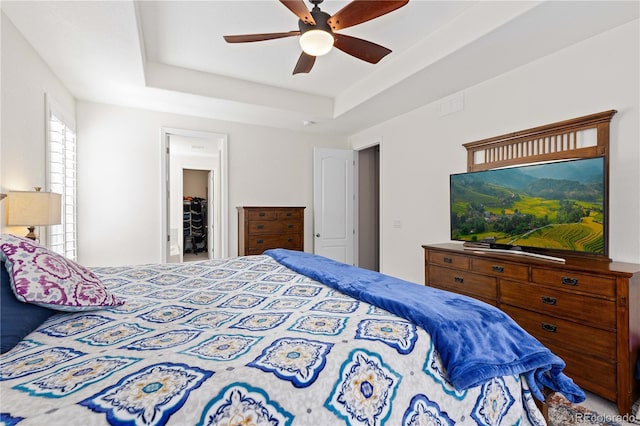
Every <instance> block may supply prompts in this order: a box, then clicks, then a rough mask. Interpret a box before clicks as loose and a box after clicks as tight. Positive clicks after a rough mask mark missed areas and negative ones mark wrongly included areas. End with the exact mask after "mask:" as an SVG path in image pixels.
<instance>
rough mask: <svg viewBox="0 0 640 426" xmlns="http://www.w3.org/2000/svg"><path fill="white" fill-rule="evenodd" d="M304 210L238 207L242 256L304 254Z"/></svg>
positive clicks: (239, 242)
mask: <svg viewBox="0 0 640 426" xmlns="http://www.w3.org/2000/svg"><path fill="white" fill-rule="evenodd" d="M304 209H305V208H304V207H246V206H243V207H238V256H247V255H253V254H262V252H264V251H265V250H267V249H272V248H286V249H290V250H300V251H303V250H304Z"/></svg>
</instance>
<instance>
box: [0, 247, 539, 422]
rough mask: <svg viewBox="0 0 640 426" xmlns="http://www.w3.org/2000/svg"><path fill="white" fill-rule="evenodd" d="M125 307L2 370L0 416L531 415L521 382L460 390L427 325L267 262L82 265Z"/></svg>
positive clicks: (38, 342) (457, 418) (71, 328)
mask: <svg viewBox="0 0 640 426" xmlns="http://www.w3.org/2000/svg"><path fill="white" fill-rule="evenodd" d="M94 272H96V273H97V274H98V275H99V276H100V277H101V278H102V280H103V282H104V283H105V284H106V285H107V286H108V287H109V288H110V289H111V290H112V291H113V292H114V293H116V294H117V295H119V296H121V297H123V298H125V299H126V303H125V305H123V306H120V307H118V308H115V309H108V310H100V311H93V312H84V313H73V314H60V315H55V316H53V317H51V318H50V319H49V320H48V321H47V322H45V323H44V324H43V325H42V326H41V327H40V328H39V329H37V330H36V331H35V332H33V333H31V334H30V335H29V336H28V337H27V338H26V339H25V340H23V341H22V342H21V343H20V344H18V346H16V347H15V348H14V349H13V350H11V351H10V352H8V353H6V354H4V355H2V357H1V365H0V386H1V400H0V412H1V414H0V424H16V423H17V424H20V425H58V424H60V425H68V424H69V425H102V424H123V425H125V424H126V425H133V424H136V425H161V424H168V425H196V424H197V425H201V424H202V425H205V424H206V425H213V424H215V425H245V424H247V425H249V424H251V425H254V424H255V425H289V424H292V425H318V426H321V425H337V424H350V425H382V424H387V425H401V424H407V425H424V424H439V425H453V424H458V425H467V424H479V425H498V424H504V425H528V424H544V420H543V418H542V416H541V414H540V412H539V411H538V410H537V408H536V407H535V404H534V402H533V398H532V395H531V392H530V390H529V387H528V384H527V381H526V379H525V378H524V376H520V375H507V376H501V377H495V378H491V379H489V380H487V381H486V382H484V383H482V384H480V385H478V386H474V387H472V388H469V389H467V390H464V391H460V390H457V389H455V388H454V387H453V386H452V385H451V383H450V382H449V381H448V380H447V376H446V373H445V372H444V371H443V367H442V362H441V360H440V357H439V354H438V352H437V351H436V350H434V345H433V342H432V340H431V337H430V336H429V334H427V332H426V331H425V330H424V329H422V328H421V327H418V326H416V325H414V324H412V323H411V322H409V321H407V320H405V319H403V318H400V317H397V316H395V315H393V314H391V313H390V312H387V311H384V310H382V309H380V308H377V307H375V306H372V305H370V304H368V303H365V302H363V301H360V300H357V299H354V298H352V297H349V296H347V295H345V294H343V293H340V292H339V291H337V290H335V289H332V288H330V287H327V286H325V285H324V284H321V283H319V282H317V281H314V280H313V279H311V278H308V277H306V276H304V275H300V274H297V273H295V272H293V271H292V270H290V269H288V268H286V267H285V266H283V265H281V264H280V263H278V262H276V261H275V260H274V259H273V258H271V257H269V256H249V257H240V258H231V259H224V260H214V261H204V262H196V263H189V264H166V265H142V266H136V267H110V268H97V269H95V270H94Z"/></svg>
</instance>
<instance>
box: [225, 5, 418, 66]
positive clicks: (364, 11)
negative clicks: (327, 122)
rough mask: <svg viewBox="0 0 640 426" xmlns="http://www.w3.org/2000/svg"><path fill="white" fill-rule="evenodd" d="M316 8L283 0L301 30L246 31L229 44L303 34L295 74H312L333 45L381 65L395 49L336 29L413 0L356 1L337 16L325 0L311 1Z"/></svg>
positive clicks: (232, 38) (341, 10) (228, 40)
mask: <svg viewBox="0 0 640 426" xmlns="http://www.w3.org/2000/svg"><path fill="white" fill-rule="evenodd" d="M309 1H310V3H312V4H313V5H314V6H313V9H311V11H309V10H308V9H307V6H305V4H304V1H303V0H280V3H282V4H283V5H285V6H286V7H287V8H288V9H289V10H290V11H291V12H293V13H294V14H295V15H296V16H297V17H298V18H299V21H298V27H299V30H295V31H288V32H282V33H266V34H245V35H228V36H224V39H225V40H226V41H227V43H249V42H254V41H264V40H273V39H277V38H284V37H292V36H300V46H301V47H302V54H301V55H300V58H299V59H298V62H297V63H296V66H295V68H294V69H293V74H298V73H308V72H309V71H311V68H313V64H314V63H315V61H316V57H317V56H321V55H324V54H326V53H329V51H330V50H331V48H332V47H334V46H335V47H336V48H338V49H340V50H342V51H343V52H345V53H347V54H349V55H351V56H354V57H356V58H358V59H361V60H363V61H367V62H369V63H372V64H377V63H378V62H379V61H380V60H381V59H382V58H384V57H385V56H387V55H388V54H389V53H391V50H389V49H387V48H386V47H384V46H380V45H379V44H375V43H372V42H370V41H367V40H362V39H360V38H357V37H352V36H348V35H345V34H340V33H336V32H335V31H337V30H341V29H344V28H348V27H352V26H354V25H358V24H361V23H363V22H367V21H370V20H372V19H375V18H378V17H380V16H382V15H386V14H387V13H389V12H393V11H394V10H396V9H398V8H400V7H402V6H404V5H405V4H407V3H409V0H404V1H386V0H372V1H367V0H353V1H352V2H351V3H349V4H347V5H346V6H345V7H343V8H342V9H340V10H339V11H338V12H337V13H335V14H334V15H333V16H331V15H329V14H328V13H326V12H323V11H322V10H320V7H319V5H320V3H322V2H323V1H324V0H309Z"/></svg>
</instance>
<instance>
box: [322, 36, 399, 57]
mask: <svg viewBox="0 0 640 426" xmlns="http://www.w3.org/2000/svg"><path fill="white" fill-rule="evenodd" d="M334 37H335V40H336V41H335V43H334V44H333V45H334V47H336V48H338V49H340V50H342V51H343V52H344V53H348V54H349V55H351V56H355V57H356V58H358V59H362V60H363V61H367V62H369V63H371V64H377V63H378V62H380V59H382V58H384V57H385V56H387V55H388V54H389V53H391V50H389V49H387V48H386V47H384V46H380V45H379V44H375V43H372V42H370V41H367V40H362V39H361V38H356V37H352V36H348V35H344V34H334Z"/></svg>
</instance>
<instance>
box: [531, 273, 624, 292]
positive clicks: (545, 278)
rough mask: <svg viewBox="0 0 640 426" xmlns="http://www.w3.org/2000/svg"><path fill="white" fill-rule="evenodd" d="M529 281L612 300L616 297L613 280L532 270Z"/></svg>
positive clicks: (614, 281) (586, 275)
mask: <svg viewBox="0 0 640 426" xmlns="http://www.w3.org/2000/svg"><path fill="white" fill-rule="evenodd" d="M531 281H533V282H535V283H539V284H544V285H550V286H553V287H558V288H563V289H569V290H571V291H580V292H585V293H591V294H596V295H599V296H606V297H612V298H615V296H616V280H615V279H613V278H607V277H598V276H594V275H588V274H579V273H574V272H571V271H567V272H565V271H560V270H550V269H542V268H532V269H531Z"/></svg>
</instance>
